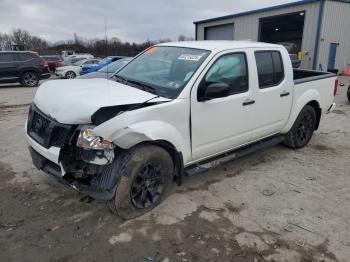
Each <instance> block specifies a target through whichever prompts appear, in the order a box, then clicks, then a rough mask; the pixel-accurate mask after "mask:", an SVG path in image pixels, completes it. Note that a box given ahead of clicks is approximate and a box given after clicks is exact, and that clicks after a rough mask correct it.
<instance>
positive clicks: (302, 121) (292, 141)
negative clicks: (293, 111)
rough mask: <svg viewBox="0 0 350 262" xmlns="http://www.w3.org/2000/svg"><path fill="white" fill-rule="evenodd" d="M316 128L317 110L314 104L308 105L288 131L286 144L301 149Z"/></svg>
mask: <svg viewBox="0 0 350 262" xmlns="http://www.w3.org/2000/svg"><path fill="white" fill-rule="evenodd" d="M315 128H316V112H315V109H314V108H313V107H312V106H309V105H306V106H305V107H304V108H303V109H302V110H301V112H300V114H299V116H298V117H297V119H296V121H295V123H294V125H293V127H292V129H291V130H290V131H289V132H288V133H287V135H286V139H285V141H284V144H285V145H287V146H288V147H290V148H294V149H299V148H303V147H304V146H306V145H307V144H308V143H309V141H310V139H311V137H312V135H313V133H314V131H315Z"/></svg>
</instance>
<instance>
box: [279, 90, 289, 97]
mask: <svg viewBox="0 0 350 262" xmlns="http://www.w3.org/2000/svg"><path fill="white" fill-rule="evenodd" d="M289 94H290V93H289V92H288V91H283V92H282V93H281V94H280V97H284V96H289Z"/></svg>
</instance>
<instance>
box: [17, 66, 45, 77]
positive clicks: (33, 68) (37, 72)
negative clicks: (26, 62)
mask: <svg viewBox="0 0 350 262" xmlns="http://www.w3.org/2000/svg"><path fill="white" fill-rule="evenodd" d="M28 72H35V73H36V74H38V76H39V75H40V72H39V70H38V69H37V68H35V67H28V68H23V69H21V71H20V73H19V75H20V78H22V77H23V74H25V73H28Z"/></svg>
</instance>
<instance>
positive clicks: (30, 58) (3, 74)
mask: <svg viewBox="0 0 350 262" xmlns="http://www.w3.org/2000/svg"><path fill="white" fill-rule="evenodd" d="M49 77H50V73H49V66H48V63H47V61H45V60H44V59H42V58H41V57H40V56H38V55H37V54H34V53H31V52H14V51H11V52H6V51H5V52H0V83H16V82H19V83H20V84H21V85H23V86H29V87H31V86H37V85H38V83H39V80H41V79H46V78H49Z"/></svg>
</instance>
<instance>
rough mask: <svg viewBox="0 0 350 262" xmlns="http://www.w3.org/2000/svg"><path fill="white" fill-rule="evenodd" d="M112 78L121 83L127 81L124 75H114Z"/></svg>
mask: <svg viewBox="0 0 350 262" xmlns="http://www.w3.org/2000/svg"><path fill="white" fill-rule="evenodd" d="M113 78H114V80H115V81H117V82H119V83H122V84H127V83H128V82H129V81H128V80H126V79H125V78H124V77H121V76H119V75H114V76H113Z"/></svg>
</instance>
